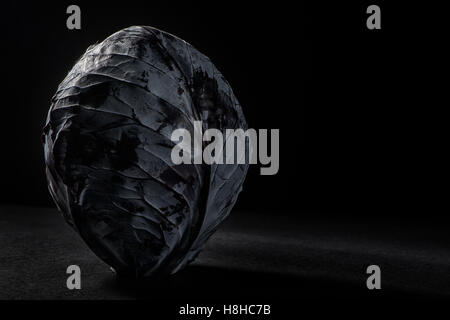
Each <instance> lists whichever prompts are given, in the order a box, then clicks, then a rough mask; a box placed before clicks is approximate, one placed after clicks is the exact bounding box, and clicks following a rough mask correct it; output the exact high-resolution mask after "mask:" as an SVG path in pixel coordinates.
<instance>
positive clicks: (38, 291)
mask: <svg viewBox="0 0 450 320" xmlns="http://www.w3.org/2000/svg"><path fill="white" fill-rule="evenodd" d="M246 216H247V217H251V219H250V218H246V219H242V216H241V217H240V213H239V212H233V213H232V214H231V216H230V217H229V219H228V220H227V221H226V222H225V224H224V225H223V228H220V229H219V231H218V232H217V233H216V234H215V235H214V236H213V237H212V238H211V240H210V241H209V242H208V243H207V246H206V248H205V250H204V251H203V252H202V253H201V254H200V256H199V258H198V259H197V260H196V261H195V262H194V263H193V264H191V265H190V266H188V267H187V268H186V269H185V270H183V271H181V272H179V273H178V274H176V275H174V276H171V277H169V278H167V279H163V280H158V281H156V280H151V281H149V282H148V283H147V284H142V283H141V284H140V285H139V286H138V287H136V286H132V285H123V284H119V283H118V282H117V281H116V279H115V276H114V274H113V273H112V272H111V271H110V270H109V267H108V266H107V265H105V264H104V263H102V262H101V261H100V260H99V259H98V258H97V257H95V256H94V254H93V253H91V251H90V250H88V249H87V247H86V246H85V245H84V243H83V242H82V241H81V239H80V238H79V237H78V236H77V235H76V234H75V232H74V231H72V230H71V229H70V227H69V226H67V225H66V224H65V222H64V221H63V219H62V217H60V215H59V213H58V212H57V211H56V209H50V208H32V207H15V206H4V207H1V209H0V243H1V245H2V246H1V248H0V289H1V290H0V299H134V298H150V299H161V298H162V299H184V301H186V299H202V300H205V299H206V300H214V301H223V300H224V299H230V298H233V299H238V298H243V299H245V298H248V299H253V300H252V301H254V300H255V299H257V300H258V299H259V300H264V301H271V300H276V299H289V298H290V299H301V298H323V297H333V298H365V297H372V298H373V297H381V298H396V297H437V296H440V295H449V294H450V286H449V284H450V273H449V271H450V254H449V253H450V244H449V242H448V241H446V240H447V236H446V232H445V231H446V230H445V228H444V227H441V228H436V227H433V228H432V227H428V226H427V225H426V224H423V223H422V224H421V226H420V227H418V226H417V225H416V224H414V225H412V224H411V223H408V222H405V221H390V223H386V221H384V222H383V223H381V224H371V225H367V224H362V223H360V222H358V221H357V220H356V221H355V220H353V221H352V222H350V221H345V220H341V219H337V218H336V219H329V220H327V221H321V220H318V219H314V220H313V219H309V218H302V217H297V219H290V220H289V221H286V220H283V219H274V217H273V216H268V215H266V214H262V213H261V214H259V215H258V214H256V213H248V214H247V215H246ZM381 225H383V227H381ZM71 264H76V265H79V266H80V268H81V271H82V289H81V290H79V291H77V290H73V291H70V290H68V289H67V288H66V279H67V275H66V273H65V272H66V268H67V266H68V265H71ZM370 264H378V265H380V267H381V270H382V289H381V290H380V291H377V292H375V291H369V290H367V289H366V284H365V281H366V274H365V270H366V267H367V266H368V265H370Z"/></svg>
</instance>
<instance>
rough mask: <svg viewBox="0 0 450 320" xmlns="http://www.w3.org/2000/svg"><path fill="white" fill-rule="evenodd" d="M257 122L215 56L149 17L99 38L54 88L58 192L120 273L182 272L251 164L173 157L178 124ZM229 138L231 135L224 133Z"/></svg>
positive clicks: (51, 132) (49, 156) (53, 162)
mask: <svg viewBox="0 0 450 320" xmlns="http://www.w3.org/2000/svg"><path fill="white" fill-rule="evenodd" d="M194 121H202V125H203V130H206V129H207V128H217V129H219V130H221V131H224V130H225V129H227V128H229V129H237V128H241V129H244V130H246V128H247V125H246V122H245V119H244V116H243V113H242V110H241V106H240V105H239V103H238V101H237V99H236V97H235V96H234V94H233V92H232V90H231V87H230V85H229V84H228V82H227V81H226V80H225V78H224V77H223V75H222V74H221V73H220V72H219V71H218V70H217V69H216V68H215V66H214V65H213V64H212V62H211V61H210V60H209V59H208V58H207V57H206V56H204V55H203V54H201V53H200V52H199V51H197V50H196V49H195V48H193V47H192V46H191V45H190V44H188V43H186V42H185V41H183V40H181V39H179V38H177V37H175V36H173V35H170V34H168V33H165V32H162V31H160V30H157V29H154V28H151V27H146V26H142V27H141V26H139V27H136V26H135V27H130V28H127V29H124V30H121V31H119V32H117V33H115V34H113V35H111V36H110V37H108V38H107V39H105V40H104V41H103V42H101V43H99V44H96V45H93V46H91V47H89V48H88V50H87V51H86V53H85V54H84V55H83V56H82V57H81V58H80V59H79V60H78V62H77V63H76V64H75V66H74V67H73V68H72V70H71V71H70V72H69V73H68V75H67V76H66V78H65V79H64V80H63V81H62V83H61V84H60V85H59V87H58V90H57V92H56V94H55V95H54V97H53V98H52V105H51V107H50V110H49V113H48V117H47V121H46V125H45V127H44V133H43V143H44V149H45V163H46V175H47V180H48V186H49V190H50V193H51V195H52V197H53V199H54V201H55V203H56V205H57V207H58V209H59V210H60V211H61V212H62V214H63V215H64V217H65V219H66V221H67V222H68V223H69V224H70V225H71V226H72V227H73V228H74V229H75V230H76V231H77V232H78V233H79V234H80V236H81V237H82V238H83V240H84V241H85V242H86V243H87V245H88V246H89V247H90V248H91V249H92V250H93V251H94V252H95V253H96V254H97V255H98V256H99V257H100V258H101V259H102V260H104V261H105V262H106V263H108V264H109V265H110V266H112V267H113V268H114V269H115V270H116V271H117V272H118V273H119V274H124V275H126V276H131V277H136V278H142V277H149V276H153V275H164V274H171V273H174V272H176V271H178V270H180V269H181V268H183V267H184V266H186V265H187V264H188V263H189V262H191V261H193V260H194V259H195V257H196V256H197V254H198V253H199V251H200V250H201V248H202V247H203V245H204V244H205V242H206V241H207V240H208V238H209V237H210V236H211V235H212V234H213V233H214V231H215V230H216V229H217V227H218V226H219V224H220V223H221V222H222V221H223V220H224V219H225V218H226V217H227V216H228V214H229V213H230V210H231V208H232V207H233V205H234V204H235V202H236V199H237V196H238V194H239V192H240V191H241V189H242V184H243V182H244V179H245V176H246V173H247V169H248V165H247V164H212V165H206V164H180V165H174V164H173V162H172V161H171V151H172V148H173V146H174V142H172V141H171V139H170V138H171V134H172V132H173V131H174V130H175V129H178V128H185V129H187V130H189V131H190V132H191V134H192V135H193V134H194V132H193V130H194V126H193V124H194ZM224 144H225V141H224Z"/></svg>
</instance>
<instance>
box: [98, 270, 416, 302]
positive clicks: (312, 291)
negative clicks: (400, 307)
mask: <svg viewBox="0 0 450 320" xmlns="http://www.w3.org/2000/svg"><path fill="white" fill-rule="evenodd" d="M103 284H104V286H105V289H106V290H108V291H109V290H112V291H113V292H114V293H116V294H117V293H120V294H121V295H124V296H126V297H128V298H133V299H151V300H161V299H171V300H180V301H187V300H189V301H195V300H201V301H211V302H214V301H220V302H226V301H230V302H231V301H236V299H238V300H239V299H241V300H242V299H247V300H248V299H252V300H255V301H260V302H261V301H268V300H270V301H273V300H279V299H299V298H304V299H305V298H306V299H310V298H324V297H327V298H330V297H332V298H333V297H334V298H351V299H364V298H367V297H369V296H370V298H371V299H373V298H377V297H379V298H391V297H393V296H394V295H397V296H398V292H392V291H388V290H383V292H381V291H379V292H374V291H369V290H367V288H366V287H365V286H361V285H356V284H349V283H348V282H345V283H344V282H339V281H336V280H332V279H325V278H318V277H311V278H310V277H308V278H306V277H302V276H299V275H286V274H277V273H268V272H260V271H244V270H234V269H227V268H220V267H210V266H201V265H192V266H188V267H187V268H186V269H184V270H183V271H180V272H179V273H177V274H175V275H172V276H170V277H167V278H164V279H148V280H143V281H139V282H130V281H121V280H118V279H117V278H113V277H110V278H108V279H107V280H105V282H104V283H103ZM401 296H403V297H407V298H408V297H415V296H412V295H409V294H406V295H405V293H402V294H401Z"/></svg>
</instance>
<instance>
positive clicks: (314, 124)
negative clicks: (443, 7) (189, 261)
mask: <svg viewBox="0 0 450 320" xmlns="http://www.w3.org/2000/svg"><path fill="white" fill-rule="evenodd" d="M312 3H314V4H312ZM69 4H71V3H69V2H67V1H61V2H58V3H50V2H43V1H39V2H29V3H27V2H12V3H7V4H2V8H3V9H2V11H3V15H2V16H3V17H2V19H1V24H2V30H3V37H2V38H3V39H2V43H3V46H4V48H3V50H2V74H3V77H2V78H3V80H5V82H4V83H3V85H2V87H1V88H2V98H3V103H2V106H3V108H2V113H1V116H2V126H1V127H0V132H1V135H0V136H1V137H2V149H1V150H2V157H0V167H1V168H2V169H3V175H2V184H1V185H2V190H1V191H2V192H1V193H0V201H1V202H2V203H14V204H25V205H41V206H52V205H53V204H52V200H51V198H50V196H49V195H48V191H47V187H46V181H45V175H44V162H43V148H42V145H41V138H40V135H41V130H42V127H43V125H44V121H45V118H46V113H47V110H48V108H49V105H50V99H51V97H52V95H53V93H54V92H55V90H56V88H57V86H58V84H59V82H60V81H62V79H63V78H64V77H65V75H66V74H67V72H68V71H69V70H70V68H71V67H72V65H73V64H74V63H75V61H76V60H77V59H78V57H80V56H81V54H82V53H83V52H84V51H85V50H86V48H87V47H88V46H89V45H91V44H93V43H95V42H97V41H102V40H103V39H104V38H105V37H107V36H108V35H110V34H112V33H114V32H115V31H118V30H119V29H121V28H124V27H127V26H131V25H151V26H153V27H157V28H159V29H162V30H164V31H167V32H170V33H172V34H175V35H177V36H178V37H180V38H182V39H184V40H186V41H188V42H189V43H191V44H192V45H193V46H195V47H196V48H197V49H199V50H200V51H201V52H203V53H204V54H206V55H207V56H209V57H210V58H211V60H212V61H213V62H214V63H215V65H216V66H217V68H218V69H219V70H221V72H222V73H223V74H224V75H225V76H226V78H227V79H228V81H229V82H230V84H231V86H232V88H233V90H234V92H235V94H236V96H237V98H238V99H239V101H240V102H241V105H242V106H243V110H244V114H245V116H246V118H247V121H248V123H249V126H250V127H253V128H269V129H270V128H278V129H280V140H281V146H280V170H279V172H278V174H277V175H275V176H261V175H259V167H258V166H253V167H252V168H251V170H250V173H249V175H248V177H247V180H246V182H245V185H244V192H243V193H242V194H241V196H240V198H239V200H238V202H237V204H236V209H241V210H243V211H266V212H268V213H270V214H277V215H316V216H317V215H322V216H337V217H341V216H342V217H344V216H345V217H350V218H353V217H362V218H363V219H366V218H367V219H368V220H371V219H373V218H374V217H388V218H391V217H392V218H408V219H410V218H417V219H419V220H424V218H423V217H424V216H426V217H427V219H428V220H430V219H432V220H436V219H443V218H444V214H443V212H442V210H441V209H439V207H440V206H439V205H438V202H439V198H440V196H441V195H442V193H443V191H439V189H440V188H438V187H437V186H436V184H435V183H434V182H432V181H433V180H432V179H433V178H436V175H437V174H440V173H439V170H437V163H436V161H438V160H439V157H438V156H434V154H433V152H434V150H433V147H432V143H434V142H435V139H434V138H438V137H439V134H438V133H436V134H435V135H434V134H433V135H430V132H431V131H432V130H434V129H436V127H438V126H437V124H435V122H436V120H435V118H439V117H440V116H439V115H438V114H437V113H436V112H435V111H434V105H433V98H434V97H436V96H437V94H438V93H439V90H440V89H439V88H438V87H437V86H434V85H432V84H431V82H432V81H433V80H435V79H436V74H439V73H440V72H441V71H440V69H439V68H441V64H440V61H441V60H440V59H441V58H442V57H440V56H439V55H440V54H442V55H443V53H442V51H441V50H440V47H441V46H442V45H443V44H442V43H443V41H444V39H445V38H443V37H442V36H441V34H440V33H439V30H440V29H437V28H433V26H432V24H431V21H433V20H434V18H433V16H431V15H430V13H429V11H430V10H431V11H432V12H433V13H435V12H438V11H439V8H433V9H431V8H430V7H424V5H419V6H416V5H412V4H408V3H397V5H396V6H394V5H393V4H387V3H384V2H383V3H380V2H378V3H377V4H379V5H380V6H381V7H382V29H381V30H368V29H367V28H366V19H367V16H368V15H367V14H366V12H365V11H366V8H367V6H368V5H369V4H371V3H369V2H364V1H362V2H359V3H357V2H354V3H344V2H339V3H334V2H330V3H327V2H313V1H310V3H305V2H299V3H295V4H293V3H290V2H289V3H287V2H286V3H277V4H275V3H267V4H263V3H244V2H243V1H239V2H228V1H227V2H220V3H219V2H218V3H213V2H195V4H194V2H187V1H184V2H180V3H175V2H164V3H163V2H161V1H158V2H157V1H126V2H120V3H119V2H93V1H90V2H80V1H78V2H77V4H78V5H80V7H81V11H82V13H81V15H82V29H81V30H68V29H67V28H66V19H67V16H68V15H67V14H66V13H65V11H66V8H67V6H68V5H69ZM431 11H430V12H431ZM436 20H437V19H436ZM439 52H441V53H439ZM425 101H426V102H425ZM440 105H442V103H441V104H440ZM432 140H433V141H432ZM440 149H442V147H440Z"/></svg>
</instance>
